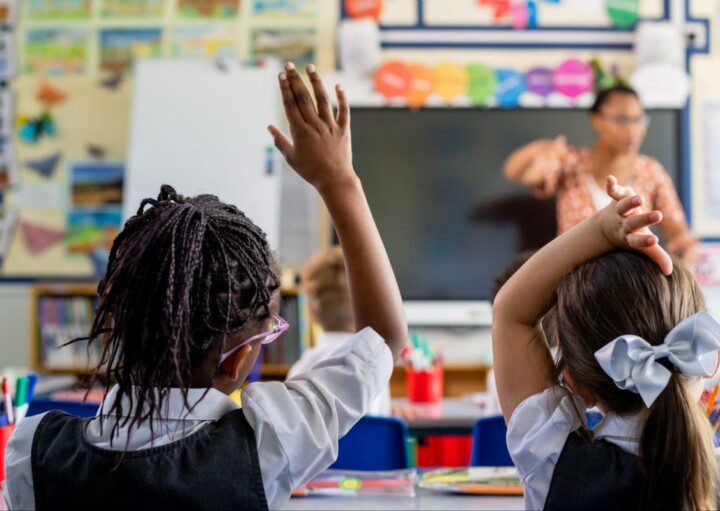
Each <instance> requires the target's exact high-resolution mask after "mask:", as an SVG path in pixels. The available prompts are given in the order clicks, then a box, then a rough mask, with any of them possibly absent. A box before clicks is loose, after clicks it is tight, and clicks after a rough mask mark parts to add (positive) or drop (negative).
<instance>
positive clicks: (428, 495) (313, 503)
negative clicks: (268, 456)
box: [285, 490, 524, 511]
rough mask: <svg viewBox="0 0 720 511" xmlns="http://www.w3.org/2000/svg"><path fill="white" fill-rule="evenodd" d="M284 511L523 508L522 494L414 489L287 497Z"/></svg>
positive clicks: (458, 510)
mask: <svg viewBox="0 0 720 511" xmlns="http://www.w3.org/2000/svg"><path fill="white" fill-rule="evenodd" d="M285 509H287V510H305V509H307V510H318V511H322V510H330V509H338V510H344V509H348V510H358V509H367V510H376V509H413V510H426V509H441V510H443V511H447V510H449V509H453V510H457V511H464V510H466V509H467V510H469V509H492V510H495V509H497V510H505V509H513V510H519V509H524V503H523V498H522V497H500V496H497V497H496V496H470V495H449V494H443V493H435V492H431V491H427V490H417V493H416V495H415V497H298V498H292V499H290V503H289V504H288V505H287V507H285Z"/></svg>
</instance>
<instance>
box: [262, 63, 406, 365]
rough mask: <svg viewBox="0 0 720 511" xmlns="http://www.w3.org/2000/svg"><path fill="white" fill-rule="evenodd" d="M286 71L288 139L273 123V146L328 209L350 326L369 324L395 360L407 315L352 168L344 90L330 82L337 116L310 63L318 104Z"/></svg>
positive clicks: (290, 70)
mask: <svg viewBox="0 0 720 511" xmlns="http://www.w3.org/2000/svg"><path fill="white" fill-rule="evenodd" d="M285 69H286V72H285V73H281V74H280V77H279V79H280V90H281V92H282V97H283V104H284V106H285V113H286V114H287V118H288V122H289V124H290V135H291V138H292V140H290V139H289V138H288V137H286V136H285V135H284V134H283V133H282V132H281V131H280V130H279V129H278V128H277V127H275V126H269V127H268V129H269V131H270V133H271V134H272V136H273V138H274V139H275V146H276V147H277V148H278V149H279V150H280V152H282V154H283V156H284V157H285V159H286V160H287V162H288V163H289V164H290V166H291V167H292V168H293V169H295V171H296V172H297V173H298V174H299V175H300V176H301V177H302V178H303V179H305V180H306V181H307V182H308V183H310V184H311V185H313V186H314V187H315V188H316V189H317V191H318V192H319V193H320V196H321V197H322V199H323V201H324V202H325V205H326V206H327V208H328V211H329V212H330V216H331V217H332V220H333V223H334V225H335V229H336V230H337V234H338V238H339V239H340V244H341V245H342V249H343V254H344V256H345V262H346V267H347V275H348V287H349V288H350V298H351V300H352V304H353V311H354V315H355V326H356V328H357V329H358V330H360V329H362V328H364V327H366V326H370V327H372V328H373V329H374V330H375V331H377V332H378V333H379V334H380V335H381V336H382V337H383V338H384V339H385V342H386V343H387V345H388V347H389V348H390V350H391V351H392V353H393V356H394V357H395V358H398V357H399V356H400V353H401V352H402V349H403V346H404V345H405V342H406V340H407V325H406V322H405V313H404V311H403V305H402V298H401V297H400V290H399V289H398V285H397V282H396V280H395V274H394V273H393V270H392V267H391V266H390V260H389V259H388V256H387V253H386V252H385V247H384V245H383V242H382V239H380V234H379V233H378V230H377V227H376V226H375V222H374V220H373V218H372V214H371V213H370V208H369V207H368V203H367V200H366V199H365V194H364V192H363V189H362V186H361V183H360V179H359V178H358V176H357V174H355V170H354V169H353V166H352V151H351V146H350V107H349V106H348V103H347V100H346V98H345V93H344V91H343V89H342V88H341V87H340V86H339V85H338V86H337V87H336V92H337V98H338V105H339V107H338V113H337V116H335V115H333V111H332V107H331V105H330V98H329V97H328V94H327V92H326V91H325V87H324V86H323V83H322V81H321V80H320V76H319V75H318V73H317V71H316V70H315V67H314V66H312V65H310V66H308V67H307V72H308V75H309V77H310V81H311V83H312V87H313V91H314V94H315V99H316V102H317V107H316V106H315V104H313V101H312V98H311V97H310V93H309V92H308V90H307V88H306V87H305V85H304V84H303V81H302V79H301V78H300V75H299V74H298V72H297V70H296V69H295V67H294V66H293V65H292V63H288V64H287V65H286V66H285Z"/></svg>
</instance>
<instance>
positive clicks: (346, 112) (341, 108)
mask: <svg viewBox="0 0 720 511" xmlns="http://www.w3.org/2000/svg"><path fill="white" fill-rule="evenodd" d="M335 94H337V99H338V112H337V119H336V120H337V123H338V124H339V125H340V127H342V128H347V127H348V126H349V125H350V105H349V104H348V102H347V98H346V97H345V89H343V88H342V85H339V84H338V85H336V86H335Z"/></svg>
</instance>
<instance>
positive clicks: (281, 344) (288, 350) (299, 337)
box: [262, 294, 310, 365]
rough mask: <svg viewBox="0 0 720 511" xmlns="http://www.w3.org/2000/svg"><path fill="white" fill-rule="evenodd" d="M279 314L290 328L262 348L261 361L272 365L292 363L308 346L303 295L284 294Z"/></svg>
mask: <svg viewBox="0 0 720 511" xmlns="http://www.w3.org/2000/svg"><path fill="white" fill-rule="evenodd" d="M280 315H281V316H282V317H283V318H284V319H285V320H286V321H287V322H288V323H289V324H290V329H289V330H288V331H287V332H285V334H283V335H282V336H280V337H279V338H278V339H277V340H276V341H275V342H274V343H272V344H269V345H267V346H265V347H264V348H263V359H262V361H263V363H264V364H272V365H289V364H294V363H295V362H297V360H298V359H299V358H300V356H301V355H302V353H303V351H304V350H305V349H307V348H308V347H309V346H310V333H309V332H310V328H309V323H308V311H307V301H306V298H305V296H304V295H302V294H299V295H295V296H286V297H284V298H283V303H282V305H281V306H280Z"/></svg>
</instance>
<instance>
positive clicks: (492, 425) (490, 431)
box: [470, 415, 513, 467]
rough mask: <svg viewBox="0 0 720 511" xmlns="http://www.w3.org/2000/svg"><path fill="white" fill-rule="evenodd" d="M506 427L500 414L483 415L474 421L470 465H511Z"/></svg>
mask: <svg viewBox="0 0 720 511" xmlns="http://www.w3.org/2000/svg"><path fill="white" fill-rule="evenodd" d="M506 434H507V427H506V426H505V419H503V417H502V415H497V416H494V417H485V418H484V419H480V420H479V421H477V422H476V423H475V425H474V426H473V430H472V436H473V443H472V453H471V455H470V465H472V466H473V467H512V466H513V462H512V460H511V459H510V453H509V452H508V450H507V444H506V442H505V436H506Z"/></svg>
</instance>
